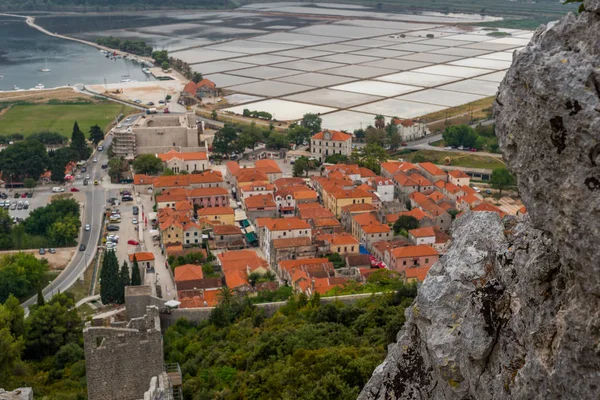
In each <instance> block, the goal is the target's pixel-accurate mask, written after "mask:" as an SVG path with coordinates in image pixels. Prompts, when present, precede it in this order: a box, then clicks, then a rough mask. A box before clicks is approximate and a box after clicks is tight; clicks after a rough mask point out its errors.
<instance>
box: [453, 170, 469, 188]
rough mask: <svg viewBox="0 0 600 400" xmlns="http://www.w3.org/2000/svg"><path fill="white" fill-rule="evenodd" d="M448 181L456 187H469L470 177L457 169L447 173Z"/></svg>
mask: <svg viewBox="0 0 600 400" xmlns="http://www.w3.org/2000/svg"><path fill="white" fill-rule="evenodd" d="M448 180H449V181H450V183H452V184H454V185H456V186H463V185H464V186H469V184H470V183H471V177H470V176H469V175H467V174H466V173H465V172H463V171H460V170H458V169H454V170H452V171H450V172H448Z"/></svg>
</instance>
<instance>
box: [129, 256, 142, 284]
mask: <svg viewBox="0 0 600 400" xmlns="http://www.w3.org/2000/svg"><path fill="white" fill-rule="evenodd" d="M141 284H142V276H141V274H140V266H139V265H138V262H137V258H135V255H134V256H133V266H132V267H131V286H140V285H141Z"/></svg>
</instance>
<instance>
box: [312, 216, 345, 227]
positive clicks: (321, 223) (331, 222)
mask: <svg viewBox="0 0 600 400" xmlns="http://www.w3.org/2000/svg"><path fill="white" fill-rule="evenodd" d="M314 224H315V228H323V227H327V226H340V221H338V220H337V219H335V218H319V219H316V220H315V221H314Z"/></svg>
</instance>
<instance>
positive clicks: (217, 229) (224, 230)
mask: <svg viewBox="0 0 600 400" xmlns="http://www.w3.org/2000/svg"><path fill="white" fill-rule="evenodd" d="M213 232H214V233H215V235H241V234H242V230H241V229H240V228H239V227H238V226H235V225H215V226H214V227H213Z"/></svg>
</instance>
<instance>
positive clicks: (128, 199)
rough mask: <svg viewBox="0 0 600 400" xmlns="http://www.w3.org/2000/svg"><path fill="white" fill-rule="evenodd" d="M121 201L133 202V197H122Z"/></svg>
mask: <svg viewBox="0 0 600 400" xmlns="http://www.w3.org/2000/svg"><path fill="white" fill-rule="evenodd" d="M121 201H133V197H131V196H123V197H121Z"/></svg>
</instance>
